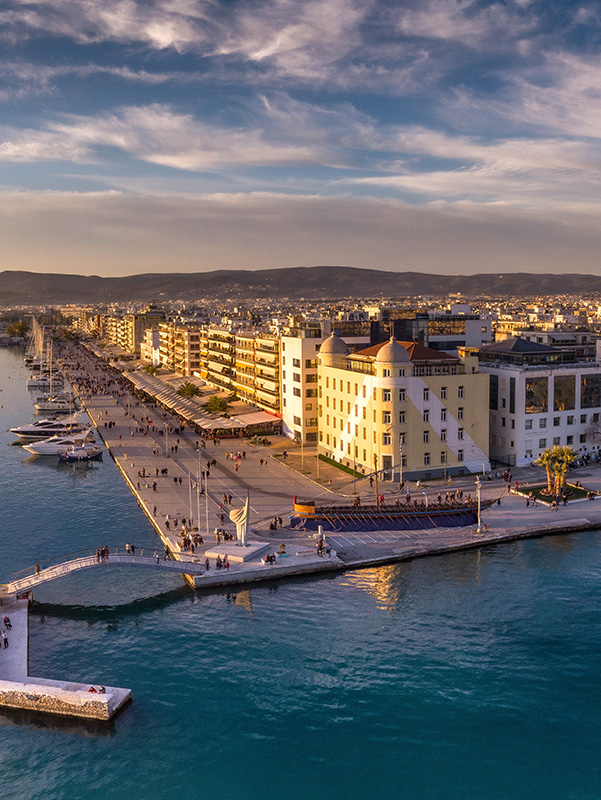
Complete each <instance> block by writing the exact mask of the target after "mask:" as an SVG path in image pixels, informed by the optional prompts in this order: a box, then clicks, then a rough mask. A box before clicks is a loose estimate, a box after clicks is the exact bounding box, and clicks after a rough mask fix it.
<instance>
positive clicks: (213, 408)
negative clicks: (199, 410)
mask: <svg viewBox="0 0 601 800" xmlns="http://www.w3.org/2000/svg"><path fill="white" fill-rule="evenodd" d="M203 408H204V410H205V411H208V413H209V414H227V412H228V411H229V410H230V408H231V405H230V403H228V401H227V400H226V399H225V397H217V395H216V394H214V395H212V396H211V397H209V399H208V400H207V402H206V403H205V404H204V406H203Z"/></svg>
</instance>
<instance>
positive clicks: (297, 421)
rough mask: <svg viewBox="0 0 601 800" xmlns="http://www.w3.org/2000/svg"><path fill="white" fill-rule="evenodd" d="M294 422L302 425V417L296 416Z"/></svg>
mask: <svg viewBox="0 0 601 800" xmlns="http://www.w3.org/2000/svg"><path fill="white" fill-rule="evenodd" d="M294 424H295V425H300V424H301V418H300V417H294Z"/></svg>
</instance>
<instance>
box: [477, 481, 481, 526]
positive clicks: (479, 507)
mask: <svg viewBox="0 0 601 800" xmlns="http://www.w3.org/2000/svg"><path fill="white" fill-rule="evenodd" d="M481 492H482V484H481V483H480V476H479V475H477V476H476V495H477V498H478V527H477V528H476V533H481V532H482V518H481V513H480V512H481Z"/></svg>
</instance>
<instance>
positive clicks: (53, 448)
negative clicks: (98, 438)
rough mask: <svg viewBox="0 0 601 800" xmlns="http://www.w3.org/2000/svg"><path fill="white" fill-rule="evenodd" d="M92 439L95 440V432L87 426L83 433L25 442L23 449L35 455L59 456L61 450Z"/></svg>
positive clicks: (77, 445)
mask: <svg viewBox="0 0 601 800" xmlns="http://www.w3.org/2000/svg"><path fill="white" fill-rule="evenodd" d="M90 441H91V442H93V441H94V434H93V433H92V430H91V429H90V428H87V429H86V430H83V431H82V432H81V433H72V434H71V433H70V434H67V435H62V436H51V437H50V438H48V439H42V441H40V442H31V443H30V444H25V445H23V450H27V452H28V453H32V454H33V455H34V456H57V455H58V451H59V450H63V449H65V448H67V447H72V446H73V447H79V446H80V445H83V444H86V442H90Z"/></svg>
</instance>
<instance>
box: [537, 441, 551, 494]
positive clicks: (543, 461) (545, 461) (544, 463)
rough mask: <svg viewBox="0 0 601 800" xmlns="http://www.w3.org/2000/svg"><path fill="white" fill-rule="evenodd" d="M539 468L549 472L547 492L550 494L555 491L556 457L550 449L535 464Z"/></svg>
mask: <svg viewBox="0 0 601 800" xmlns="http://www.w3.org/2000/svg"><path fill="white" fill-rule="evenodd" d="M534 463H535V464H536V466H537V467H544V468H545V470H546V472H547V491H548V492H549V494H551V492H552V491H553V475H554V469H555V456H554V453H553V450H551V448H550V447H547V449H546V450H545V451H544V452H542V453H541V454H540V456H539V457H538V458H537V459H536V461H535V462H534Z"/></svg>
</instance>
